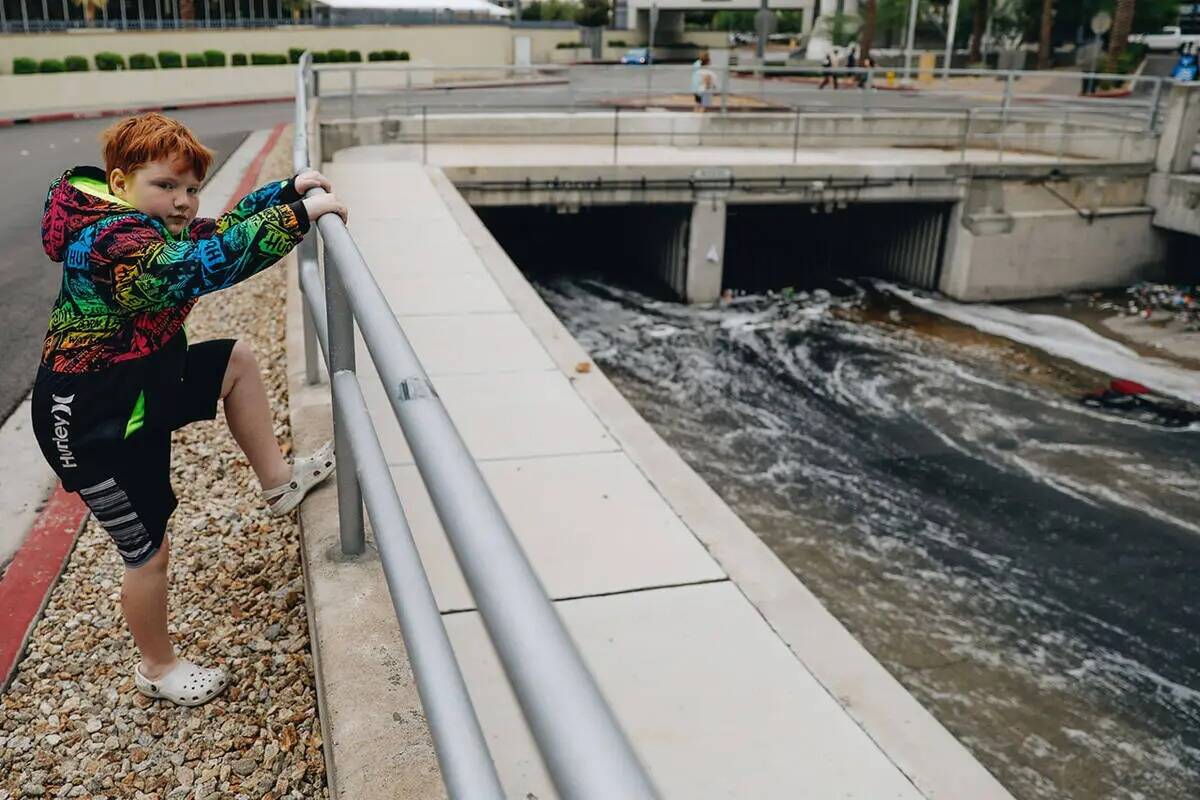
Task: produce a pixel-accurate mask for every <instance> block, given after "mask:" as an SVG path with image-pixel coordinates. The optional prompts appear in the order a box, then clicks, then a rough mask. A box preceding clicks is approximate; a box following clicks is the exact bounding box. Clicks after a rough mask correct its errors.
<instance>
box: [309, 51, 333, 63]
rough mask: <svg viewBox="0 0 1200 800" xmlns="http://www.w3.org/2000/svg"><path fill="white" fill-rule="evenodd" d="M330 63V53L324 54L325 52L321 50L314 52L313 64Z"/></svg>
mask: <svg viewBox="0 0 1200 800" xmlns="http://www.w3.org/2000/svg"><path fill="white" fill-rule="evenodd" d="M328 61H329V54H328V53H324V52H322V51H320V50H313V54H312V63H314V64H324V63H326V62H328Z"/></svg>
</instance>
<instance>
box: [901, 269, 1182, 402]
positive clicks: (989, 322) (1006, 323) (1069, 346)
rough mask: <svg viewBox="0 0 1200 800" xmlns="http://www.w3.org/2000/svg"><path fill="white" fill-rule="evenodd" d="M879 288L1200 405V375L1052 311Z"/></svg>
mask: <svg viewBox="0 0 1200 800" xmlns="http://www.w3.org/2000/svg"><path fill="white" fill-rule="evenodd" d="M877 286H878V288H879V289H881V290H883V291H887V292H890V293H891V294H894V295H895V296H897V297H899V298H901V299H903V300H905V301H907V302H909V303H911V304H912V305H914V306H916V307H917V308H920V309H923V310H925V311H929V312H932V313H934V314H938V315H939V316H943V317H946V318H947V319H952V320H954V321H955V322H960V323H962V324H963V325H969V326H971V327H972V328H975V329H976V330H979V331H982V332H984V333H988V334H991V335H993V336H1002V337H1004V338H1006V339H1011V340H1013V341H1014V342H1020V343H1021V344H1026V345H1029V346H1030V347H1036V348H1038V349H1039V350H1042V351H1044V352H1046V353H1049V354H1051V355H1054V356H1058V357H1060V358H1066V359H1068V360H1070V361H1074V362H1075V363H1076V364H1080V365H1082V366H1085V367H1087V368H1089V369H1094V370H1096V371H1098V372H1103V373H1105V374H1106V375H1111V376H1113V377H1116V378H1125V379H1127V380H1133V381H1137V382H1138V383H1141V384H1145V385H1146V386H1147V387H1149V388H1151V389H1153V390H1154V391H1156V392H1159V393H1160V394H1164V395H1169V396H1171V397H1175V398H1177V399H1179V400H1183V401H1185V402H1188V403H1192V404H1194V405H1200V373H1197V372H1194V371H1192V370H1188V369H1183V368H1181V367H1177V366H1175V365H1173V364H1170V363H1167V362H1165V361H1160V360H1158V359H1153V358H1143V357H1141V356H1139V355H1138V354H1137V353H1135V352H1134V351H1133V350H1131V349H1129V348H1128V347H1126V346H1125V345H1123V344H1121V343H1119V342H1116V341H1113V340H1112V339H1109V338H1107V337H1105V336H1101V335H1100V334H1098V333H1096V332H1095V331H1093V330H1092V329H1091V328H1089V327H1087V326H1086V325H1084V324H1082V323H1080V322H1076V321H1074V320H1070V319H1064V318H1063V317H1056V316H1051V315H1048V314H1026V313H1024V312H1022V311H1017V310H1016V309H1012V308H1005V307H1003V306H994V305H987V304H977V305H975V304H972V305H967V304H963V303H956V302H953V301H951V300H943V299H939V298H935V297H929V296H927V295H924V294H921V293H918V292H914V291H912V290H909V289H904V288H901V287H899V286H896V285H894V284H889V283H882V282H881V283H878V284H877Z"/></svg>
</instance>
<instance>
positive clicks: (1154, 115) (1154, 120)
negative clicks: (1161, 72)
mask: <svg viewBox="0 0 1200 800" xmlns="http://www.w3.org/2000/svg"><path fill="white" fill-rule="evenodd" d="M1162 88H1163V79H1162V78H1155V79H1154V97H1153V98H1152V99H1151V101H1150V118H1149V119H1148V120H1147V121H1146V131H1147V133H1154V132H1155V131H1157V130H1158V110H1159V108H1160V107H1161V104H1162Z"/></svg>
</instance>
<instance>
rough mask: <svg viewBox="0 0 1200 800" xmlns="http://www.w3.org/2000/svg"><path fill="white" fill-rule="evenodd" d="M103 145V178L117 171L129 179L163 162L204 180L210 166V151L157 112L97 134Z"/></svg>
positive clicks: (174, 121)
mask: <svg viewBox="0 0 1200 800" xmlns="http://www.w3.org/2000/svg"><path fill="white" fill-rule="evenodd" d="M100 141H101V142H103V144H104V174H105V175H106V176H108V175H111V174H112V171H113V170H114V169H119V170H121V171H122V172H124V173H125V174H126V175H129V174H131V173H133V172H135V171H136V170H138V169H140V168H141V167H144V166H146V165H147V164H149V163H150V162H151V161H158V160H160V159H166V160H169V161H172V162H180V163H181V166H182V167H185V168H186V167H191V168H192V172H193V173H195V175H196V178H198V179H199V180H204V176H205V175H206V174H207V173H208V167H209V165H210V164H212V156H213V154H212V150H209V149H208V148H207V147H205V146H204V145H202V144H200V142H199V140H198V139H196V136H195V134H193V133H192V132H191V131H190V130H188V127H187V126H186V125H184V124H183V123H182V122H180V121H179V120H176V119H171V118H170V117H167V116H163V115H162V114H159V113H158V112H157V111H151V112H149V113H148V114H139V115H138V116H136V117H128V118H126V119H123V120H121V121H120V122H117V123H115V124H114V125H111V126H109V128H108V129H106V130H105V131H104V133H102V134H100Z"/></svg>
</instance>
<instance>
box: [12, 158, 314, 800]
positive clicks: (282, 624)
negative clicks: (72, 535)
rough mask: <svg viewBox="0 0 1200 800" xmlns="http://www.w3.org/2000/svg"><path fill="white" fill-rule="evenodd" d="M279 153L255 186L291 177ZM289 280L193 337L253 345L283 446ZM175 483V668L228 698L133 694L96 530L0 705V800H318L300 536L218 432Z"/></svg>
mask: <svg viewBox="0 0 1200 800" xmlns="http://www.w3.org/2000/svg"><path fill="white" fill-rule="evenodd" d="M289 143H290V140H289V138H288V137H287V136H283V137H281V138H280V141H279V146H278V147H276V149H275V151H274V152H273V153H272V154H271V156H270V157H269V158H268V160H267V164H266V169H265V170H264V173H263V175H262V176H261V178H262V180H264V181H265V180H267V179H269V178H272V177H281V176H283V175H286V174H288V173H289V170H288V169H287V167H288V158H289V155H290V151H289ZM285 281H286V274H285V272H284V270H283V269H282V268H279V267H276V268H274V269H271V270H268V271H267V272H265V273H263V274H261V275H259V276H256V277H255V278H252V279H251V280H249V281H246V282H245V283H243V284H241V285H240V286H238V287H235V288H234V289H232V290H229V291H226V292H222V293H221V294H219V295H216V296H212V297H207V298H204V299H203V300H202V301H201V302H200V303H199V305H198V306H197V308H196V310H195V311H194V312H193V313H192V315H191V318H190V321H189V325H188V329H189V335H190V338H191V339H192V341H200V340H204V339H213V338H221V337H236V338H240V339H243V340H246V341H248V342H250V343H251V344H252V345H253V347H254V350H255V352H256V353H257V355H258V359H259V363H260V364H261V365H262V367H263V369H264V380H265V383H266V385H267V391H268V393H269V394H270V397H271V400H272V404H273V408H274V410H275V432H276V434H277V435H278V436H279V437H280V439H281V440H283V441H290V435H291V433H290V429H289V423H288V414H287V408H288V403H287V377H286V371H287V364H286V355H285V349H284V347H285V345H284V331H285V327H286V319H285V310H284V297H285V295H286V291H285V288H286V282H285ZM172 479H173V483H174V485H175V491H176V494H177V495H178V496H179V508H178V509H177V510H176V511H175V515H174V517H173V518H172V522H171V529H170V537H171V568H170V569H171V590H170V608H171V630H172V634H173V636H174V638H175V642H176V646H177V647H178V649H179V651H180V654H181V655H183V656H185V657H188V658H190V659H192V660H194V661H197V662H199V663H201V664H217V663H220V664H224V665H225V666H226V668H227V669H229V670H230V671H231V672H232V674H233V676H234V679H233V684H232V686H231V687H230V689H229V690H228V691H227V692H226V693H225V694H224V695H223V696H222V697H220V698H218V699H216V700H214V701H213V702H210V703H208V704H206V705H203V706H200V707H198V708H194V709H188V708H182V707H178V706H174V705H171V704H169V703H166V702H163V701H154V700H150V699H148V698H145V697H143V696H142V695H140V694H138V693H137V691H136V689H135V688H134V684H133V677H132V671H133V668H134V665H135V664H136V662H137V651H136V649H135V648H134V646H133V641H132V639H131V638H130V636H129V632H128V631H127V629H126V628H125V624H124V622H123V620H122V618H121V610H120V590H121V572H122V567H121V560H120V558H119V557H118V555H117V552H116V549H115V548H114V547H113V546H112V544H111V542H110V540H109V538H108V536H107V535H106V534H105V533H104V531H103V530H102V529H101V528H100V527H99V526H98V525H97V524H96V523H95V522H94V521H91V522H89V523H88V525H87V527H86V528H85V530H84V532H83V533H82V534H81V536H80V539H79V542H78V544H77V546H76V548H75V551H74V553H73V554H72V555H71V558H70V562H69V564H68V565H67V569H66V571H65V572H64V574H63V576H62V579H61V581H60V582H59V584H58V586H57V587H56V588H55V589H54V591H53V593H52V595H51V597H50V601H49V604H48V605H47V607H46V611H45V614H44V616H43V617H42V619H41V621H40V622H39V623H38V625H37V627H36V629H35V631H34V634H33V636H32V637H31V640H30V643H29V648H28V652H27V654H26V656H25V658H24V660H23V661H22V663H21V664H20V667H19V671H18V674H17V675H16V677H15V679H14V681H13V683H12V684H11V685H10V687H9V689H8V691H7V692H6V693H5V694H4V695H2V696H0V800H16V798H23V797H55V798H57V797H91V798H94V800H112V799H113V798H132V799H133V800H138V799H139V798H147V799H148V798H154V800H167V799H168V798H169V800H218V799H220V800H225V799H226V798H230V799H231V800H238V799H239V798H246V799H247V800H282V798H303V799H304V800H312V798H326V797H327V789H326V786H325V762H324V760H323V756H322V749H321V732H320V725H319V722H318V720H317V715H316V694H315V690H314V686H313V675H312V659H311V655H310V652H309V648H308V627H307V621H306V619H305V609H304V582H303V579H302V577H301V571H300V551H299V534H298V531H297V528H296V522H295V520H294V519H292V518H290V517H289V518H285V519H276V518H273V517H270V516H268V515H267V513H266V511H265V510H264V508H263V505H262V503H261V502H260V501H259V499H258V496H257V495H258V488H259V487H258V485H257V481H256V480H255V478H254V475H253V473H252V472H251V471H250V467H249V465H248V464H247V462H246V460H245V458H244V456H242V454H241V451H239V450H238V448H237V446H236V444H235V443H234V441H233V438H232V437H231V436H230V435H229V431H228V428H227V427H226V426H225V423H224V420H223V417H218V419H217V421H216V422H211V423H208V422H201V423H198V424H195V425H191V426H189V427H188V428H186V429H184V430H182V431H180V432H179V433H177V434H176V437H175V449H174V465H173V475H172Z"/></svg>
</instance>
